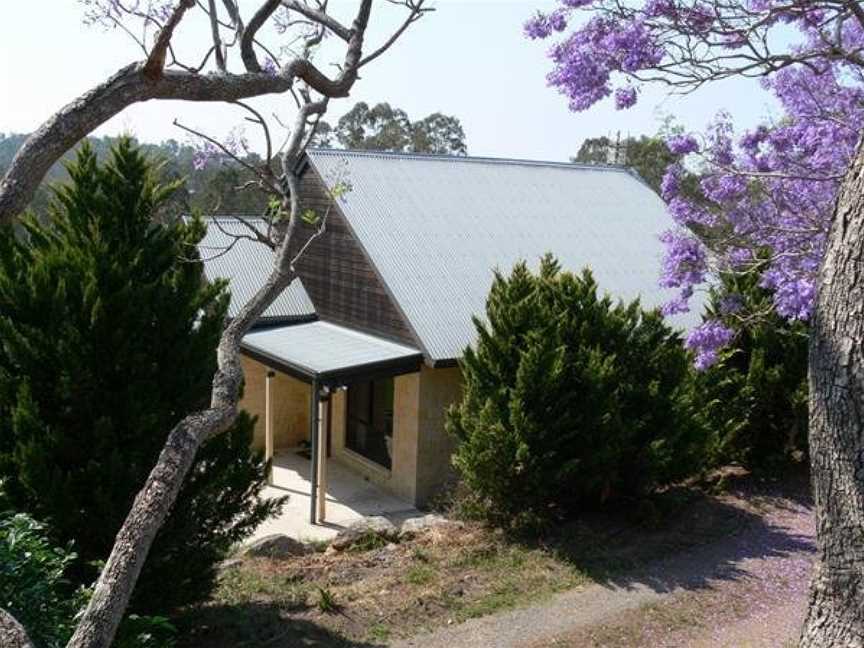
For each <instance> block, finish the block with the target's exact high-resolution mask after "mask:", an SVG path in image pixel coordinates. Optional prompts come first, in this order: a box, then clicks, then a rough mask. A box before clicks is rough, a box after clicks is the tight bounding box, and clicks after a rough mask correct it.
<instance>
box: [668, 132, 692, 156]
mask: <svg viewBox="0 0 864 648" xmlns="http://www.w3.org/2000/svg"><path fill="white" fill-rule="evenodd" d="M666 146H667V147H668V148H669V151H670V152H671V153H672V154H674V155H687V154H688V153H695V152H696V151H698V150H699V142H697V141H696V138H695V137H693V136H692V135H673V136H672V137H670V138H669V139H667V140H666Z"/></svg>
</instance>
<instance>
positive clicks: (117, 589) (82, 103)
mask: <svg viewBox="0 0 864 648" xmlns="http://www.w3.org/2000/svg"><path fill="white" fill-rule="evenodd" d="M424 3H425V0H398V1H397V2H394V3H389V5H387V6H390V5H392V6H395V7H396V8H397V9H400V8H401V9H402V10H404V12H405V17H404V20H403V21H402V22H401V24H400V25H399V26H398V27H397V28H396V30H395V31H394V32H393V33H392V34H391V35H390V36H389V37H388V38H387V39H385V40H384V42H383V43H381V44H380V45H379V46H378V47H377V48H374V49H371V50H369V51H367V50H366V48H365V36H366V30H367V27H368V26H369V21H370V17H371V15H372V8H373V4H375V3H374V0H359V2H358V3H357V7H356V12H355V13H354V17H353V19H352V20H351V22H350V24H345V23H343V22H342V21H341V20H340V19H339V18H337V17H336V16H334V15H332V14H331V13H329V12H328V11H327V7H326V4H322V3H318V2H313V1H311V0H310V1H308V2H306V1H304V0H281V1H280V0H259V2H258V6H257V9H256V10H255V11H254V12H253V13H251V14H249V15H246V16H244V15H242V11H241V9H240V6H239V4H238V3H237V2H236V0H223V2H222V3H221V4H220V5H219V6H217V3H215V2H213V1H211V2H209V3H207V4H206V5H205V4H204V3H201V4H196V3H195V2H194V0H174V1H170V0H159V1H157V2H151V3H147V4H146V5H139V4H138V3H133V4H130V5H127V4H121V3H118V2H114V1H113V0H93V1H92V2H88V3H87V4H86V5H85V6H86V11H87V16H88V20H89V21H90V22H91V23H99V24H106V25H109V26H116V25H121V26H122V27H123V28H124V32H125V33H127V34H129V35H130V37H133V38H137V37H136V36H135V34H138V33H142V32H143V33H145V34H148V33H149V34H152V33H153V32H154V30H156V35H155V38H154V39H153V42H152V43H151V42H145V41H143V40H142V41H139V42H138V44H139V45H140V47H141V49H142V52H143V60H142V61H137V62H132V63H130V64H128V65H126V66H124V67H122V68H120V69H119V70H118V71H117V72H116V73H115V74H114V75H112V76H111V77H109V78H108V79H106V80H105V81H104V82H103V83H101V84H99V85H97V86H96V87H94V88H93V89H91V90H90V91H88V92H86V93H85V94H84V95H82V96H81V97H78V98H77V99H76V100H74V101H73V102H71V103H70V104H69V105H67V106H66V107H63V108H61V109H60V110H58V111H57V112H56V113H55V114H54V115H53V116H52V117H50V118H49V119H48V120H47V121H46V122H45V123H44V124H43V125H42V126H41V127H40V128H39V129H37V130H36V131H35V132H34V133H33V134H31V135H30V136H29V137H28V139H27V142H26V144H24V146H22V147H21V148H20V149H19V151H18V153H17V154H16V156H15V158H14V160H13V161H12V164H11V166H10V167H9V169H8V170H7V172H6V175H5V176H4V178H3V181H2V183H0V222H4V223H8V222H11V221H12V220H14V219H15V218H16V217H18V216H19V215H20V213H21V212H22V210H23V209H24V208H25V206H26V205H27V204H28V203H29V202H30V201H31V200H32V198H33V195H34V193H35V191H36V189H37V188H38V186H39V184H40V182H41V181H42V179H43V177H44V176H45V173H46V172H47V171H48V170H49V169H50V168H51V166H52V165H53V164H54V163H55V162H56V161H57V160H58V159H59V158H60V157H61V156H62V155H63V154H64V153H65V152H66V151H68V150H69V149H70V148H72V146H74V144H75V143H76V142H77V141H78V140H80V139H81V138H83V137H84V136H86V135H87V134H88V133H90V132H91V131H92V130H93V129H95V128H96V127H98V126H99V125H101V124H103V123H104V122H105V121H107V120H108V119H110V118H111V117H113V116H114V115H116V114H118V113H119V112H120V111H121V110H123V109H124V108H126V107H128V106H130V105H133V104H136V103H139V102H142V101H149V100H157V101H158V100H166V99H178V100H186V101H198V102H216V103H224V104H232V105H234V106H237V107H238V108H239V109H241V110H243V111H244V112H245V113H246V114H247V116H248V119H249V120H251V123H254V124H255V125H256V126H258V127H260V128H261V130H262V132H263V133H264V135H265V139H266V141H267V144H266V147H265V148H266V151H265V155H264V156H263V158H262V162H261V164H260V165H258V166H256V167H251V165H250V168H249V170H250V171H253V173H254V174H255V177H256V181H255V184H256V185H257V187H258V188H259V189H260V190H262V191H265V192H266V193H267V194H268V196H269V200H268V206H270V207H271V208H270V209H268V213H267V218H268V219H269V220H270V224H269V226H268V227H267V228H266V229H265V230H264V231H261V230H257V229H256V228H254V227H253V229H252V230H250V232H249V233H248V234H244V235H243V236H248V237H251V238H253V239H254V240H256V241H260V242H261V243H262V244H264V245H268V246H270V247H271V248H272V249H273V250H274V264H273V270H272V273H271V275H270V276H269V277H268V279H267V280H266V281H265V283H264V285H263V286H261V288H260V289H259V291H258V292H257V293H256V294H255V296H254V297H253V298H252V299H251V300H250V301H249V302H248V303H247V304H246V305H245V306H244V307H243V308H241V310H240V312H239V313H238V314H237V316H236V317H234V318H233V319H232V320H231V321H230V322H229V323H228V325H227V326H226V327H225V329H224V331H223V332H222V337H221V338H220V342H219V347H218V349H217V355H216V358H217V369H216V371H215V373H214V376H213V381H212V387H211V397H210V403H209V406H208V407H207V408H205V409H202V410H199V411H196V412H192V413H189V414H187V415H186V416H185V417H184V418H183V419H182V420H180V422H179V423H177V424H176V425H175V426H174V427H173V428H172V429H171V431H170V433H169V434H168V435H167V440H166V442H165V445H164V447H163V449H162V451H161V453H160V454H159V458H158V459H157V461H156V463H155V465H154V467H153V469H152V470H151V471H150V473H149V475H148V477H147V480H146V481H145V483H144V485H143V486H142V488H141V490H140V491H139V492H138V495H137V496H136V497H135V500H134V502H133V504H132V506H131V508H130V511H129V514H128V515H127V517H126V519H125V521H124V523H123V525H122V527H121V528H120V531H119V532H118V534H117V537H116V539H115V542H114V545H113V548H112V550H111V554H110V556H109V557H108V560H107V561H106V563H105V566H104V567H103V569H102V571H101V572H100V575H99V578H98V580H97V582H96V585H95V588H94V592H93V596H92V597H91V599H90V602H89V604H88V606H87V608H86V610H85V611H84V612H83V614H82V615H81V618H80V620H79V621H78V625H77V627H76V630H75V633H74V634H73V636H72V639H71V640H70V641H69V644H68V646H69V648H83V647H85V646H86V647H88V648H97V647H98V648H107V647H108V646H109V645H110V643H111V641H112V638H113V637H114V636H115V633H116V631H117V626H118V624H119V622H120V619H121V618H122V616H123V613H124V611H125V609H126V607H127V604H128V602H129V598H130V596H131V594H132V590H133V588H134V587H135V584H136V582H137V580H138V576H139V573H140V570H141V567H142V565H143V563H144V561H145V560H146V558H147V554H148V552H149V550H150V548H151V546H152V544H153V541H154V538H155V537H156V534H157V532H158V530H159V529H160V527H161V526H162V524H163V522H164V521H165V519H166V517H167V515H168V511H169V510H170V508H171V506H172V504H173V503H174V501H175V499H176V497H177V494H178V493H179V491H180V488H181V486H182V484H183V481H184V479H185V478H186V476H187V474H188V473H189V470H190V468H191V466H192V463H193V460H194V458H195V455H196V453H197V451H198V448H199V447H200V446H201V444H202V443H203V442H204V441H206V440H207V439H209V438H210V437H213V436H216V435H218V434H221V433H223V432H225V430H227V429H228V428H229V427H230V426H231V425H232V424H233V422H234V420H235V419H236V417H237V402H238V399H239V394H240V387H241V384H242V379H243V372H242V368H241V365H240V359H239V348H240V342H241V340H242V338H243V335H244V334H245V333H246V331H248V329H249V327H250V326H251V325H252V324H253V323H254V322H255V321H257V320H258V318H259V317H260V316H261V314H262V313H263V312H264V311H265V310H266V309H267V307H268V306H269V305H270V304H271V303H272V302H273V300H274V299H275V298H276V297H277V296H278V295H279V294H281V293H282V291H283V290H284V289H285V288H286V287H287V286H288V285H289V284H290V283H291V281H292V280H293V279H294V277H295V272H294V263H295V261H296V252H295V251H296V250H297V247H298V246H297V243H298V241H297V240H295V237H296V238H299V237H301V236H303V235H304V234H305V235H306V236H307V239H308V238H309V237H312V236H316V235H317V233H318V232H319V231H320V229H312V231H311V232H310V231H309V229H310V228H306V229H305V231H304V230H300V228H299V226H298V222H301V218H300V216H301V214H303V213H304V212H305V209H306V208H305V206H304V205H302V203H301V200H300V199H299V192H298V190H297V189H298V186H299V181H300V172H301V171H300V165H299V162H300V160H301V157H302V154H303V151H304V149H305V147H306V145H307V143H308V140H309V137H310V132H311V131H312V130H314V124H315V122H316V121H317V120H318V119H320V117H321V115H323V114H324V113H325V112H326V110H327V108H328V104H329V101H330V100H331V99H336V98H340V97H346V96H348V95H349V94H350V92H351V89H352V88H353V86H354V83H355V82H356V81H357V79H358V76H359V73H360V70H361V69H363V68H364V67H365V66H367V65H369V64H370V63H371V62H373V61H375V60H377V59H378V58H379V57H380V56H382V55H383V54H384V53H385V52H386V51H387V50H388V49H390V48H391V47H392V46H393V44H394V43H396V42H397V41H398V40H399V38H400V37H401V36H402V34H404V33H405V31H406V30H407V29H408V28H409V27H410V26H411V25H412V24H413V23H414V22H416V21H417V20H418V19H420V18H421V17H422V16H424V15H425V14H426V13H427V12H428V11H429V8H428V7H426V6H424ZM379 4H383V3H379ZM188 16H192V18H188ZM187 18H188V20H195V19H196V18H197V19H198V20H200V21H201V22H202V23H203V25H202V26H204V27H205V29H206V28H207V27H209V33H210V35H211V41H212V42H211V45H210V47H208V48H207V49H206V51H204V52H201V56H200V57H199V58H198V59H197V61H196V62H194V63H189V62H183V61H182V60H178V59H177V58H176V57H175V53H176V52H177V51H178V50H180V49H181V48H179V47H177V45H179V37H175V31H176V30H177V27H178V25H180V24H181V23H182V22H183V21H184V20H187ZM127 23H136V24H127ZM267 24H269V25H271V26H275V29H272V30H270V33H271V34H273V33H275V34H276V35H277V37H278V38H284V39H285V41H284V42H285V43H290V46H286V47H284V48H283V47H281V46H280V43H278V42H277V43H276V44H275V46H274V44H273V43H270V45H271V46H270V47H267V46H266V45H264V44H263V42H264V41H265V40H266V39H265V34H267V32H266V31H264V32H262V27H264V26H265V25H267ZM286 32H288V33H286ZM184 33H185V34H189V33H194V31H192V32H190V31H184ZM280 35H281V36H280ZM326 36H329V37H332V38H333V39H334V41H336V42H340V43H343V44H344V58H343V60H342V61H341V62H340V64H339V65H338V67H337V69H338V72H337V73H336V74H335V75H334V76H333V77H329V76H327V74H325V73H324V72H322V70H321V69H319V68H318V67H317V66H316V65H315V64H314V63H313V62H312V60H311V58H310V57H311V54H312V52H313V51H314V50H315V48H316V47H317V46H318V45H319V44H320V42H321V41H322V39H323V38H325V37H326ZM175 41H177V42H175ZM283 44H284V43H283ZM185 49H187V50H188V49H189V48H185ZM274 51H280V52H286V53H288V54H287V55H286V56H287V58H286V59H285V60H283V59H280V58H279V57H277V56H276V55H274V54H273V52H274ZM262 52H263V57H264V61H263V63H262V59H261V58H260V57H261V56H262ZM201 61H203V63H202V62H201ZM238 62H239V65H240V71H239V72H238V70H237V67H236V66H237V65H238ZM210 71H215V72H217V73H216V74H210V73H209V72H210ZM292 91H293V93H292ZM270 93H278V94H282V93H292V97H293V99H294V100H295V101H296V105H297V112H296V115H295V117H294V119H293V122H292V127H291V128H290V133H289V136H288V137H287V139H286V141H285V144H284V146H282V147H280V148H279V149H278V150H277V148H276V147H274V146H273V145H272V137H271V136H270V128H269V126H268V124H267V122H266V121H265V120H264V118H263V117H262V116H261V114H260V113H259V112H258V111H257V110H255V108H254V107H253V106H252V105H250V104H249V103H248V102H246V101H244V100H246V99H249V98H253V97H256V96H259V95H262V94H270ZM186 129H187V131H189V132H190V133H192V134H195V135H197V136H199V137H200V138H201V139H202V140H203V141H204V142H206V147H209V148H215V149H217V150H220V151H222V152H223V153H224V152H229V153H230V147H229V146H228V145H229V144H230V143H228V142H225V143H222V142H219V141H218V140H217V139H216V138H213V137H208V136H206V135H205V134H203V133H199V132H197V131H194V129H191V128H188V127H186ZM298 232H299V233H298ZM300 242H301V243H302V241H300ZM299 249H300V250H301V251H302V250H303V249H304V246H302V245H300V246H299Z"/></svg>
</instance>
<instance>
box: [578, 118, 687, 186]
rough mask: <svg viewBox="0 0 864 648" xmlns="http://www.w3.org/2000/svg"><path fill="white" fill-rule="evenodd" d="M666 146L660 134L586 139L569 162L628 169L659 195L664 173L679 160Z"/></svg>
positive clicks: (679, 157) (678, 156)
mask: <svg viewBox="0 0 864 648" xmlns="http://www.w3.org/2000/svg"><path fill="white" fill-rule="evenodd" d="M681 157H682V156H680V155H675V154H674V153H672V152H671V151H670V150H669V147H668V146H667V145H666V141H665V137H663V131H661V135H660V136H657V137H648V136H647V135H643V136H642V137H639V138H636V137H627V138H625V139H624V140H622V141H614V142H613V141H612V139H610V138H609V137H606V136H605V135H604V136H601V137H589V138H588V139H586V140H585V141H584V142H582V145H581V146H580V147H579V152H578V153H577V154H576V155H575V156H574V157H573V158H571V161H572V162H578V163H580V164H620V165H623V166H627V167H630V168H632V169H633V170H635V171H636V173H638V174H639V177H641V178H642V179H643V180H644V181H645V182H646V183H647V184H648V186H650V187H651V188H652V189H653V190H654V191H656V192H657V193H660V188H661V185H662V182H663V176H664V175H665V174H666V170H667V169H668V168H669V167H670V166H671V165H673V164H676V163H677V162H679V161H680V160H681Z"/></svg>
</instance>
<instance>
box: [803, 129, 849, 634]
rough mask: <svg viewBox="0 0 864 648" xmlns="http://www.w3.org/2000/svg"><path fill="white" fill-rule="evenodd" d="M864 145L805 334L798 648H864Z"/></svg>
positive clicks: (840, 205) (841, 203)
mask: <svg viewBox="0 0 864 648" xmlns="http://www.w3.org/2000/svg"><path fill="white" fill-rule="evenodd" d="M862 144H864V140H862V142H861V143H859V146H858V153H857V155H856V157H855V160H854V162H853V164H852V166H851V167H850V169H849V171H848V173H847V175H846V178H845V180H844V182H843V186H842V188H841V191H840V195H839V197H838V200H837V209H836V213H835V216H834V222H833V223H832V226H831V232H830V234H829V241H828V250H827V253H826V255H825V261H824V262H823V266H822V272H821V275H820V282H819V297H818V304H817V308H816V315H815V318H814V321H813V328H812V330H811V333H810V455H811V464H812V475H813V477H812V479H813V493H814V497H815V504H816V518H817V519H816V522H817V541H818V550H819V555H818V558H819V560H818V562H817V565H816V569H815V573H814V575H813V581H812V584H811V591H810V607H809V610H808V612H807V618H806V620H805V623H804V628H803V630H802V633H801V642H800V645H801V646H802V648H833V647H843V648H864V418H862V417H864V146H862Z"/></svg>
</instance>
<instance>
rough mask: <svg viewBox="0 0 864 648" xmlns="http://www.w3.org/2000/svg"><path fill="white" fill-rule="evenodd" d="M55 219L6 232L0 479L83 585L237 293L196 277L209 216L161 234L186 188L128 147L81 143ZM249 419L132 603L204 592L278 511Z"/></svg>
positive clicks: (195, 477)
mask: <svg viewBox="0 0 864 648" xmlns="http://www.w3.org/2000/svg"><path fill="white" fill-rule="evenodd" d="M68 170H69V175H70V178H71V180H70V182H69V183H68V184H67V185H65V186H60V187H59V188H56V189H54V198H53V201H52V203H51V205H50V208H49V212H48V218H47V222H45V223H42V222H39V221H38V220H37V219H36V218H35V217H33V216H30V217H26V218H25V219H24V220H23V225H22V227H21V229H20V231H17V232H15V231H13V230H12V229H11V228H9V227H7V228H5V229H3V230H2V231H0V476H2V477H0V479H2V480H3V483H4V490H5V492H6V495H7V496H8V498H9V500H10V503H11V504H12V505H13V506H14V507H15V508H16V509H18V510H23V511H27V512H29V513H31V514H32V515H34V516H35V517H37V518H39V519H43V520H46V521H48V522H50V525H51V528H52V529H53V531H54V533H55V534H56V535H57V538H56V540H57V541H58V542H61V543H66V542H68V541H74V546H75V548H76V551H77V553H78V554H79V556H80V562H79V565H78V567H79V568H78V577H79V578H80V580H81V581H82V582H83V583H86V582H87V581H88V580H89V579H90V578H92V577H93V576H94V575H95V571H94V569H93V567H92V565H91V563H92V561H99V560H104V559H105V558H107V556H108V553H109V551H110V549H111V546H112V545H113V542H114V537H115V535H116V533H117V531H118V529H119V528H120V526H121V524H122V522H123V520H124V518H125V516H126V514H127V512H128V510H129V508H130V506H131V504H132V500H133V499H134V497H135V495H136V493H137V492H138V490H139V489H140V487H141V486H142V485H143V483H144V480H145V478H146V476H147V474H148V473H149V471H150V470H151V468H152V467H153V465H154V463H155V461H156V459H157V456H158V454H159V452H160V450H161V448H162V446H163V443H164V441H165V439H166V436H167V433H168V432H169V431H170V430H171V428H172V426H173V425H174V424H176V423H177V422H178V421H179V420H180V419H181V418H182V417H183V416H184V415H185V414H187V413H189V412H190V411H193V410H194V409H196V408H201V407H206V406H207V403H208V399H209V391H210V381H211V379H212V376H213V372H214V370H215V367H216V356H215V349H216V345H217V343H218V339H219V336H220V334H221V331H222V327H223V324H224V320H225V317H226V312H227V307H228V301H229V296H228V293H227V290H226V285H225V284H224V283H213V284H208V283H206V282H205V281H204V280H203V274H202V263H201V261H200V259H199V258H198V256H197V251H196V250H197V248H196V243H197V242H198V241H200V240H201V238H202V237H203V235H204V232H205V229H204V225H203V223H202V222H201V220H200V219H193V220H191V221H189V222H183V221H179V220H178V221H176V222H174V223H172V224H169V225H160V224H157V223H156V222H155V221H154V215H155V214H156V213H157V212H158V211H159V209H160V207H163V206H164V205H165V204H166V201H168V200H169V198H170V197H171V195H172V193H173V192H174V191H175V190H176V189H177V188H178V186H179V184H178V183H171V184H161V183H160V180H159V169H158V167H157V166H155V165H154V164H153V163H152V162H151V161H150V160H148V158H147V157H145V156H144V155H143V154H142V153H141V152H140V151H138V150H137V149H136V148H134V146H133V145H132V143H131V142H130V141H129V140H128V139H123V140H121V141H120V142H119V143H118V144H117V145H116V146H115V147H114V148H113V149H112V151H111V153H110V156H109V160H108V162H107V163H105V164H101V165H100V164H99V162H98V161H97V158H96V156H95V154H94V153H93V151H92V150H91V149H90V147H89V146H87V145H85V146H83V147H82V148H81V150H80V152H79V153H78V156H77V159H76V161H75V162H74V163H71V164H70V165H69V167H68ZM252 426H253V421H252V420H251V419H250V418H249V417H248V416H247V415H245V414H244V415H241V416H240V418H239V419H238V420H237V422H236V424H235V425H234V426H233V427H232V428H231V429H230V430H229V431H228V432H226V433H225V434H222V435H220V436H218V437H216V438H214V439H212V440H209V441H208V442H207V443H206V444H205V445H204V446H203V448H202V449H201V451H200V453H199V456H198V457H197V459H196V462H195V464H194V466H193V468H192V470H191V473H190V477H189V479H188V480H187V483H186V484H185V485H184V487H183V490H182V492H181V494H180V497H179V499H178V501H177V503H176V504H175V506H174V509H173V511H172V513H171V515H170V516H169V519H168V521H167V522H166V524H165V526H164V527H163V528H162V530H161V531H160V532H159V535H158V536H157V539H156V542H155V544H154V546H153V549H152V551H151V553H150V556H149V557H148V560H147V563H146V565H145V567H144V571H143V573H142V577H141V579H140V581H139V585H138V588H137V589H136V592H135V596H134V599H133V608H134V609H136V610H137V611H141V612H146V613H152V612H166V611H170V610H171V609H173V608H175V607H176V606H178V605H182V604H186V603H189V602H192V601H195V600H200V599H201V598H203V597H205V596H206V595H207V593H208V592H209V590H210V589H211V586H212V584H213V580H214V573H215V564H216V563H217V562H218V561H219V560H220V559H221V558H222V556H223V555H224V554H225V552H226V551H227V550H228V548H229V547H230V546H231V545H232V544H233V543H235V542H236V541H238V540H241V539H242V538H244V537H246V536H247V535H248V534H249V533H251V531H252V530H253V529H254V528H255V526H257V525H258V524H259V523H260V522H261V521H262V520H263V519H265V518H266V517H268V516H269V515H271V514H272V513H273V512H274V511H275V509H276V507H277V506H278V505H279V502H266V501H263V500H261V499H260V498H259V492H260V489H261V488H262V486H263V477H264V471H265V465H264V462H263V460H262V457H261V456H260V455H259V454H256V453H253V452H252V451H251V450H250V441H251V437H252Z"/></svg>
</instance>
